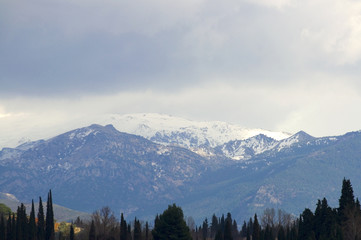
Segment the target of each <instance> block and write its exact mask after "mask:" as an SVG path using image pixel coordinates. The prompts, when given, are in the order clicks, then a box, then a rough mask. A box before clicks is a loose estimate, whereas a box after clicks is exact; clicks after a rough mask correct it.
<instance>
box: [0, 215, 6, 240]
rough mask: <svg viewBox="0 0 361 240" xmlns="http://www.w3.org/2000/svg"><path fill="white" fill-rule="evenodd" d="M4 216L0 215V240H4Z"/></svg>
mask: <svg viewBox="0 0 361 240" xmlns="http://www.w3.org/2000/svg"><path fill="white" fill-rule="evenodd" d="M5 231H6V229H5V220H4V215H0V240H6V233H5Z"/></svg>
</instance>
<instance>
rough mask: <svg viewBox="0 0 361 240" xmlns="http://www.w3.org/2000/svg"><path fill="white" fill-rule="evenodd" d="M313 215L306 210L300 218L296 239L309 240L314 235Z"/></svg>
mask: <svg viewBox="0 0 361 240" xmlns="http://www.w3.org/2000/svg"><path fill="white" fill-rule="evenodd" d="M313 230H314V215H313V213H312V211H311V210H310V209H308V208H306V209H305V210H304V211H303V213H302V214H301V216H300V220H299V227H298V239H300V240H303V239H309V238H312V236H314V235H315V233H314V231H313Z"/></svg>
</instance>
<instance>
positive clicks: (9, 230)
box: [6, 213, 13, 240]
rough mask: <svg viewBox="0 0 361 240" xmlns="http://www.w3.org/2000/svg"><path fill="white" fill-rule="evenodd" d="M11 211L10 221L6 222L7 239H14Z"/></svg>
mask: <svg viewBox="0 0 361 240" xmlns="http://www.w3.org/2000/svg"><path fill="white" fill-rule="evenodd" d="M11 220H12V219H11V213H9V216H8V221H7V223H6V240H12V239H13V237H12V222H11Z"/></svg>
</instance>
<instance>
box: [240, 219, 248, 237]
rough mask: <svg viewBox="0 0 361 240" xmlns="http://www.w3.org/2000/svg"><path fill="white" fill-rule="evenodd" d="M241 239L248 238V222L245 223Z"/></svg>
mask: <svg viewBox="0 0 361 240" xmlns="http://www.w3.org/2000/svg"><path fill="white" fill-rule="evenodd" d="M241 237H242V238H245V237H247V223H246V221H243V225H242V230H241Z"/></svg>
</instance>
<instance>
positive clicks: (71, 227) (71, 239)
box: [69, 224, 74, 240]
mask: <svg viewBox="0 0 361 240" xmlns="http://www.w3.org/2000/svg"><path fill="white" fill-rule="evenodd" d="M69 239H70V240H74V227H73V224H72V225H70V233H69Z"/></svg>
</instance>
